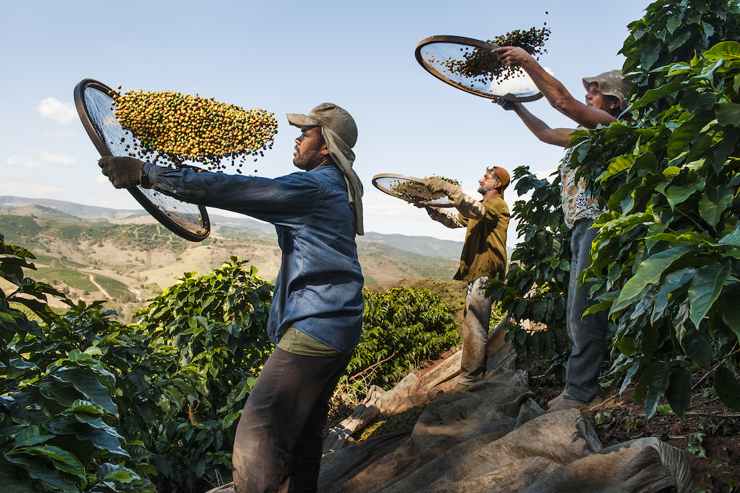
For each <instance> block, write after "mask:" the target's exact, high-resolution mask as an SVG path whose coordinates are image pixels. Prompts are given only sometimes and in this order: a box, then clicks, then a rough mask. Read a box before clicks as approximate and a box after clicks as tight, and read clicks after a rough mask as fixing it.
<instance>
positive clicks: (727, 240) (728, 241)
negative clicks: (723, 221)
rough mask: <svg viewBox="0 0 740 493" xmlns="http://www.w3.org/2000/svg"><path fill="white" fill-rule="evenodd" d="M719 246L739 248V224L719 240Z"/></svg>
mask: <svg viewBox="0 0 740 493" xmlns="http://www.w3.org/2000/svg"><path fill="white" fill-rule="evenodd" d="M719 244H720V245H727V246H734V247H740V222H739V223H737V225H736V226H735V230H734V231H733V232H732V233H729V234H727V235H725V236H723V237H722V238H721V239H720V240H719Z"/></svg>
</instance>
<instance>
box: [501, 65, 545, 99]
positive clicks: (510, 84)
mask: <svg viewBox="0 0 740 493" xmlns="http://www.w3.org/2000/svg"><path fill="white" fill-rule="evenodd" d="M545 70H546V71H547V72H549V73H550V74H551V75H554V74H553V71H552V70H550V69H549V68H547V67H545ZM491 92H492V93H493V94H495V95H497V96H505V95H506V94H520V95H524V96H527V95H532V94H537V93H538V92H539V90H538V89H537V86H536V85H535V84H534V81H532V79H531V78H530V77H529V75H527V74H526V73H525V72H519V73H517V74H516V75H515V76H513V77H510V78H508V79H505V80H503V81H501V82H498V81H496V80H494V81H493V82H491Z"/></svg>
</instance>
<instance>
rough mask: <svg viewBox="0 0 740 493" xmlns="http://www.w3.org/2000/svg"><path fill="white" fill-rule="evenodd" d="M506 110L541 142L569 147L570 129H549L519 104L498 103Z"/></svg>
mask: <svg viewBox="0 0 740 493" xmlns="http://www.w3.org/2000/svg"><path fill="white" fill-rule="evenodd" d="M500 104H501V106H503V107H504V108H506V109H511V110H512V111H514V113H516V114H517V116H519V118H521V120H522V121H523V122H524V124H525V125H526V126H527V128H528V129H529V130H530V131H531V132H532V133H533V134H534V135H535V136H536V137H537V138H538V139H540V140H541V141H542V142H544V143H546V144H552V145H556V146H560V147H568V146H569V145H570V138H571V134H572V133H573V129H570V128H550V127H549V126H548V125H547V124H546V123H545V122H543V121H542V120H540V119H539V118H537V117H536V116H534V115H533V114H532V113H531V112H530V111H529V110H528V109H527V108H525V107H524V105H523V104H521V103H510V102H502V103H500Z"/></svg>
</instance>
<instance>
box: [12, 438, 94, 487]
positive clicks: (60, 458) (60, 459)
mask: <svg viewBox="0 0 740 493" xmlns="http://www.w3.org/2000/svg"><path fill="white" fill-rule="evenodd" d="M13 454H14V455H16V454H25V455H31V456H36V457H44V458H46V459H48V460H50V461H52V462H53V464H54V467H55V468H56V469H57V470H59V471H62V472H64V473H66V474H69V475H71V476H74V477H76V478H77V479H79V480H80V482H81V483H82V484H83V485H84V484H85V483H86V481H87V477H86V476H85V467H84V466H83V465H82V463H81V462H80V461H79V460H78V459H77V457H75V456H74V455H72V454H71V453H70V452H68V451H66V450H64V449H62V448H59V447H55V446H53V445H44V446H41V447H27V448H19V449H16V450H15V451H14V452H13Z"/></svg>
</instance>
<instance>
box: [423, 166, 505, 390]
mask: <svg viewBox="0 0 740 493" xmlns="http://www.w3.org/2000/svg"><path fill="white" fill-rule="evenodd" d="M510 181H511V179H510V177H509V173H508V172H507V171H506V170H505V169H504V168H501V167H499V166H493V167H490V168H488V169H486V172H485V174H484V175H483V177H482V178H481V179H480V181H479V182H478V185H479V188H478V192H479V193H480V194H481V195H482V196H483V198H482V200H477V199H475V198H473V197H470V196H469V195H466V194H465V193H463V191H462V190H461V189H460V187H458V186H456V185H452V184H451V183H449V182H447V181H445V180H442V179H440V178H429V179H427V180H426V184H427V186H428V187H429V188H430V189H431V190H433V191H435V192H443V193H444V194H445V195H447V196H448V197H449V198H450V199H451V200H452V202H453V203H454V204H455V207H456V209H457V212H456V213H448V212H447V211H445V210H444V209H435V208H432V207H427V213H428V214H429V216H430V217H431V218H432V219H434V220H435V221H437V222H440V223H442V224H444V225H445V226H447V227H448V228H465V227H467V233H466V235H465V244H464V245H463V250H462V254H461V255H460V267H459V268H458V270H457V273H456V274H455V276H454V278H455V279H459V280H463V281H465V282H467V286H468V287H467V296H466V298H465V316H464V320H463V326H462V336H463V354H462V365H461V371H460V376H459V377H458V383H459V384H461V385H463V386H466V385H470V384H472V383H474V382H475V381H476V380H478V379H480V378H481V377H482V376H483V375H484V374H485V371H486V343H487V342H488V323H489V320H490V317H491V305H492V304H493V300H492V299H491V298H490V297H488V296H487V295H486V285H487V284H488V281H489V280H490V279H493V278H503V276H504V275H505V274H506V232H507V229H508V227H509V207H508V206H507V205H506V202H505V201H504V198H503V194H504V190H505V189H506V187H507V186H508V185H509V182H510Z"/></svg>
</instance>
